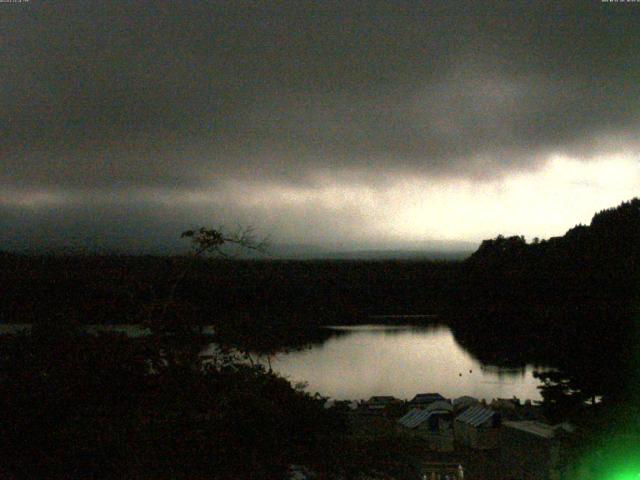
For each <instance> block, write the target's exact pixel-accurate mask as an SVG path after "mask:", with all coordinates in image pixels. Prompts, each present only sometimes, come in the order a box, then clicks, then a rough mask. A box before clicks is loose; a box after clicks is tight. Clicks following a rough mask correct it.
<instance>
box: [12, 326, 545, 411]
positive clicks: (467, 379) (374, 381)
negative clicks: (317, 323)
mask: <svg viewBox="0 0 640 480" xmlns="http://www.w3.org/2000/svg"><path fill="white" fill-rule="evenodd" d="M23 328H29V326H25V325H7V324H4V325H0V334H1V333H8V332H15V331H17V330H20V329H23ZM327 328H329V329H330V330H331V331H332V332H335V334H334V335H331V336H330V337H329V338H328V339H327V340H326V341H324V342H322V343H317V344H313V345H312V346H310V347H309V348H307V349H305V350H302V351H294V352H290V353H281V354H278V355H276V356H275V357H273V358H272V359H271V365H272V367H273V369H274V370H275V371H276V372H278V373H280V374H281V375H283V376H284V377H286V378H287V379H289V380H290V381H291V382H292V383H294V384H295V383H298V382H306V383H307V387H306V389H307V391H309V392H311V393H315V392H318V393H320V394H321V395H323V396H326V397H330V398H332V399H336V400H346V399H348V400H359V399H367V398H369V397H371V396H373V395H393V396H395V397H397V398H401V399H405V398H406V399H410V398H412V397H413V396H414V395H415V394H417V393H426V392H438V393H440V394H442V395H443V396H445V397H447V398H453V397H459V396H462V395H470V396H473V397H476V398H480V399H481V398H484V399H486V400H487V401H491V399H493V398H511V397H513V396H516V397H518V398H520V399H521V400H526V399H531V400H539V399H541V397H540V394H539V391H538V389H537V386H538V385H539V382H538V381H537V380H536V379H535V378H534V377H533V372H534V371H535V370H536V368H535V367H534V366H532V365H529V366H526V367H524V368H521V369H504V368H498V367H492V366H489V365H482V364H481V363H480V362H478V361H477V360H476V359H474V358H473V357H472V356H471V355H470V354H469V353H468V352H467V351H466V350H464V349H463V348H462V347H461V346H460V345H458V343H457V342H456V341H455V338H454V336H453V334H452V333H451V331H450V330H449V328H448V327H447V326H443V325H439V326H430V327H415V326H388V325H359V326H340V327H327ZM87 330H89V331H92V332H95V331H98V330H111V331H114V330H115V331H123V332H126V333H128V334H129V335H132V336H138V335H144V334H145V330H144V329H142V328H140V327H139V326H137V325H119V326H114V327H102V326H89V327H87ZM212 347H213V346H212ZM213 348H215V347H213Z"/></svg>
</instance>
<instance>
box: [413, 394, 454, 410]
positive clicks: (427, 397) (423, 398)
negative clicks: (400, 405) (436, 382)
mask: <svg viewBox="0 0 640 480" xmlns="http://www.w3.org/2000/svg"><path fill="white" fill-rule="evenodd" d="M438 400H446V399H445V398H444V397H443V396H442V395H440V394H439V393H419V394H417V395H416V396H415V397H413V398H412V399H411V401H410V402H409V406H410V407H411V408H425V407H427V406H428V405H429V404H430V403H433V402H436V401H438Z"/></svg>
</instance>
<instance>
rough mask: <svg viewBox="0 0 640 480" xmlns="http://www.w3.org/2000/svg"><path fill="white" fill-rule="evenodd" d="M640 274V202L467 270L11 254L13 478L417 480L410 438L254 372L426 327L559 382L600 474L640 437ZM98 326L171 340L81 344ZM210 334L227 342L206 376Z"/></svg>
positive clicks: (556, 395)
mask: <svg viewBox="0 0 640 480" xmlns="http://www.w3.org/2000/svg"><path fill="white" fill-rule="evenodd" d="M211 232H214V231H211ZM192 235H193V232H192ZM187 264H189V265H190V266H189V267H188V268H189V273H188V275H184V279H183V281H180V282H177V281H176V276H177V275H180V272H183V271H185V269H186V268H187ZM639 269H640V200H639V199H633V200H631V201H629V202H624V203H623V204H621V205H619V206H618V207H615V208H611V209H608V210H604V211H602V212H599V213H597V214H596V215H594V217H593V219H592V221H591V224H590V225H588V226H585V225H578V226H576V227H574V228H572V229H570V230H569V231H568V232H567V233H566V234H565V235H564V236H562V237H556V238H551V239H548V240H538V239H534V240H533V241H532V242H531V243H527V242H526V241H525V239H524V238H523V237H518V236H513V237H503V236H498V237H497V238H495V239H492V240H486V241H484V242H483V243H482V245H481V246H480V247H479V249H478V250H477V251H476V252H475V253H474V254H473V255H471V257H469V258H468V259H466V260H464V261H431V262H424V261H416V260H398V261H389V260H381V261H359V260H358V261H348V260H326V261H279V260H272V261H269V260H229V259H205V258H198V259H196V261H193V259H190V258H187V257H153V256H142V257H137V256H126V255H117V256H98V255H94V256H49V255H41V256H26V255H18V254H11V253H6V252H5V253H0V288H2V292H3V295H2V296H1V297H0V322H2V323H5V324H7V323H30V324H33V325H34V329H33V330H32V331H31V332H30V333H24V334H16V335H2V336H0V343H1V347H2V348H1V350H0V352H1V354H0V384H1V386H2V396H1V398H2V404H0V408H2V411H3V416H2V419H1V420H0V427H1V429H0V434H1V435H0V436H1V438H2V440H1V441H2V443H3V444H4V447H6V448H2V449H0V450H2V451H3V452H4V453H3V454H2V456H1V458H0V460H2V461H1V462H0V465H1V467H0V469H2V471H0V473H2V474H4V475H5V476H7V477H8V478H29V477H31V478H34V477H41V478H45V477H47V478H69V476H71V477H74V476H84V477H92V478H122V476H124V477H127V478H221V479H226V478H229V479H231V478H256V479H258V478H265V479H267V478H286V476H287V473H286V472H287V471H288V469H289V467H290V465H292V464H302V465H307V466H309V467H310V468H311V469H312V470H314V471H316V472H319V473H320V475H321V477H320V478H358V476H359V475H361V474H365V473H366V472H369V473H371V472H387V473H388V474H389V475H394V474H395V476H396V477H397V478H410V475H409V474H408V473H407V472H406V471H404V470H403V469H402V468H400V467H399V466H400V465H406V462H409V461H410V460H409V459H407V458H405V457H406V452H404V453H403V450H402V445H404V440H399V439H398V438H396V436H395V434H389V435H387V436H383V437H379V436H378V437H372V438H366V439H362V438H360V439H359V440H358V438H357V436H356V437H354V435H352V434H351V433H350V431H349V426H348V425H347V423H346V422H345V421H344V417H343V416H341V415H339V413H338V412H336V411H335V409H325V408H324V407H323V405H324V400H323V399H322V397H319V396H315V397H314V396H311V395H309V394H307V393H304V392H303V391H301V390H299V389H296V388H294V387H292V386H291V385H290V384H289V382H287V381H286V380H284V379H282V378H280V377H278V376H277V375H275V374H274V373H272V372H271V369H270V368H268V367H263V366H261V365H256V364H251V365H246V364H243V363H242V361H241V360H242V355H243V354H246V353H247V352H251V351H259V352H265V353H269V352H275V351H279V350H280V349H283V348H300V347H302V346H304V345H305V344H307V343H308V342H310V341H311V342H312V341H314V340H313V335H314V334H315V333H314V332H317V331H318V330H319V329H318V328H317V327H319V326H323V325H345V324H352V325H353V324H364V323H367V322H370V318H371V315H384V316H386V318H385V319H384V320H385V322H389V323H393V322H398V321H400V319H401V317H398V316H399V315H407V314H408V315H416V312H419V313H422V312H427V313H426V314H428V315H432V314H435V315H438V317H439V318H438V320H439V321H445V322H446V324H447V325H448V326H449V327H450V328H451V329H452V331H453V332H454V335H455V337H456V339H457V340H458V341H459V342H460V343H461V345H462V346H463V347H464V348H465V349H467V350H468V351H469V352H471V353H472V355H473V356H474V357H476V358H478V359H479V360H480V361H482V362H484V363H493V364H498V365H505V366H514V365H521V364H523V363H535V362H538V361H542V362H541V363H545V364H549V365H553V366H554V367H556V368H557V369H556V370H554V371H550V372H542V373H541V374H540V377H539V378H540V380H541V381H542V382H543V387H542V389H541V392H542V396H543V399H544V400H543V404H542V405H543V407H544V409H545V415H546V416H547V418H549V419H550V420H551V421H553V422H561V421H570V422H572V423H574V424H575V425H576V427H577V432H578V433H577V434H576V437H575V438H576V439H578V440H577V441H576V442H575V443H576V445H575V448H574V452H573V455H574V456H573V457H572V458H573V460H576V459H584V458H587V457H588V458H592V457H593V458H597V459H596V460H593V461H592V464H590V468H591V469H592V471H596V472H597V471H598V470H597V469H598V468H600V467H598V466H597V465H596V466H593V464H594V462H595V464H598V462H600V464H601V463H602V462H603V461H604V460H602V458H603V455H604V458H606V452H605V453H603V454H602V455H600V456H598V455H595V456H594V455H593V454H592V453H593V451H594V449H596V450H597V449H598V448H600V450H597V451H600V452H603V451H604V450H602V448H603V447H602V446H601V444H602V438H603V437H602V436H603V435H605V434H607V435H613V436H612V437H611V438H618V436H620V435H622V436H624V435H632V436H633V435H637V434H638V433H639V432H640V425H638V422H637V418H640V416H638V413H639V412H638V404H637V403H638V402H636V401H634V400H633V399H635V398H637V394H638V390H639V386H640V383H639V382H638V380H639V379H638V371H639V370H640V369H638V363H639V360H640V359H639V358H638V355H637V351H638V345H640V343H639V342H638V328H637V327H638V325H637V321H638V305H639V302H638V301H639V298H638V295H639V293H640V290H639V289H638V286H639V282H638V279H639V278H640V275H639ZM167 299H169V300H170V301H167ZM381 312H382V313H381ZM432 320H433V318H430V317H425V318H414V321H415V323H416V324H425V323H427V324H428V323H430V322H431V321H432ZM402 321H403V322H406V319H402ZM88 323H92V324H95V323H102V324H117V323H125V324H131V323H141V324H145V325H149V326H150V328H151V329H152V332H153V334H152V335H150V336H149V338H146V339H145V340H144V341H141V340H137V341H132V340H131V339H127V337H126V336H125V335H120V334H109V335H103V334H98V335H84V334H81V333H80V330H79V328H78V327H79V326H80V325H83V324H88ZM204 324H207V325H209V324H213V325H214V326H215V327H214V328H215V331H216V335H215V337H216V338H215V340H216V342H217V343H219V344H220V345H221V346H222V348H221V351H220V353H219V354H216V356H215V358H214V359H213V363H209V364H207V366H204V365H203V364H202V361H201V359H200V358H199V351H200V349H201V347H202V342H203V338H202V337H201V336H200V332H198V328H197V327H198V326H201V325H204ZM234 352H240V355H238V354H237V353H234ZM625 438H626V437H625ZM634 438H636V437H634ZM410 450H411V449H410V448H408V449H407V451H410ZM632 450H633V448H632ZM380 452H384V455H380ZM589 455H590V456H589ZM372 459H374V460H372ZM576 461H577V460H576ZM403 462H404V463H403ZM574 463H575V462H574ZM594 469H595V470H594ZM43 473H45V475H44V476H42V475H43ZM80 474H82V475H80ZM322 475H324V477H322ZM585 478H586V477H585Z"/></svg>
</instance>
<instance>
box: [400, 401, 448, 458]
mask: <svg viewBox="0 0 640 480" xmlns="http://www.w3.org/2000/svg"><path fill="white" fill-rule="evenodd" d="M398 423H399V424H400V425H401V426H402V427H403V428H404V429H406V430H409V431H410V432H411V433H413V434H414V435H416V436H418V437H420V438H421V439H423V440H425V441H426V442H427V444H428V447H429V449H430V450H434V451H438V452H451V451H453V407H452V406H451V405H450V404H449V403H447V402H443V401H438V402H433V403H432V404H430V405H429V406H428V407H426V408H424V409H420V408H414V409H412V410H410V411H409V412H408V413H407V414H406V415H405V416H403V417H402V418H400V420H398Z"/></svg>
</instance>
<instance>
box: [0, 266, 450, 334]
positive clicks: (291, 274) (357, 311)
mask: <svg viewBox="0 0 640 480" xmlns="http://www.w3.org/2000/svg"><path fill="white" fill-rule="evenodd" d="M189 261H190V260H189V259H188V258H186V257H154V256H54V255H50V256H47V255H45V256H23V255H13V254H3V255H1V256H0V288H1V289H2V291H3V292H4V295H3V296H2V297H1V298H0V321H2V322H6V323H16V322H19V323H33V322H34V321H38V320H40V319H42V318H43V317H46V316H50V315H61V316H66V317H67V318H71V319H74V320H75V321H77V322H79V323H85V324H90V323H92V324H96V323H98V324H102V323H134V322H136V321H138V319H139V318H138V317H139V315H140V313H141V311H140V306H141V305H143V304H148V303H149V302H154V301H157V300H158V299H162V298H165V296H166V295H167V292H168V291H169V290H170V289H171V287H172V285H173V282H174V281H175V278H176V275H177V274H178V272H181V271H182V269H183V267H184V265H186V264H187V263H188V262H189ZM459 265H460V264H459V262H427V261H412V260H403V261H389V260H384V261H355V260H354V261H351V260H326V261H311V260H307V261H304V260H295V261H294V260H290V261H285V260H225V259H217V258H216V259H206V258H203V259H198V260H197V261H196V262H195V263H194V265H193V266H192V267H191V270H190V272H189V277H188V281H186V282H183V283H181V284H180V285H179V287H178V290H177V292H176V300H177V301H181V302H184V303H188V304H189V305H192V306H195V307H196V310H195V311H194V312H193V314H196V315H198V317H199V319H200V320H201V321H202V322H204V323H211V322H213V321H215V320H216V319H217V318H220V317H222V316H227V315H229V314H232V315H234V316H242V315H245V316H251V317H252V318H253V319H268V321H277V322H288V323H291V322H295V323H304V324H327V323H357V322H361V321H366V320H367V317H368V316H369V315H371V314H404V313H427V314H429V313H433V312H434V311H437V310H439V307H440V305H442V304H443V302H445V301H446V297H447V295H448V292H449V291H450V289H451V281H452V279H453V275H452V272H453V271H455V270H456V268H459Z"/></svg>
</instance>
